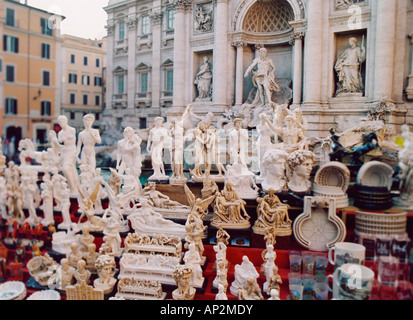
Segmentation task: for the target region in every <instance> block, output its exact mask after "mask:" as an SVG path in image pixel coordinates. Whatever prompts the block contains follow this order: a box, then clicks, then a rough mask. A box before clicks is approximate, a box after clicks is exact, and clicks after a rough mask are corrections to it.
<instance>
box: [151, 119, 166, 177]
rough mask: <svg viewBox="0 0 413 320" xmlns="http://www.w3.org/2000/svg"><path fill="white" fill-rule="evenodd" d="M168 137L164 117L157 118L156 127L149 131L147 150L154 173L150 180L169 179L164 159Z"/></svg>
mask: <svg viewBox="0 0 413 320" xmlns="http://www.w3.org/2000/svg"><path fill="white" fill-rule="evenodd" d="M167 138H168V130H166V128H164V127H163V118H162V117H157V118H155V127H154V128H152V129H151V130H150V131H149V136H148V142H147V147H146V150H147V151H148V153H149V154H150V155H151V159H152V169H153V170H154V173H153V175H152V176H150V177H149V178H148V180H167V179H169V177H168V176H167V175H166V174H165V168H164V163H163V160H162V156H163V149H164V141H165V140H166V139H167Z"/></svg>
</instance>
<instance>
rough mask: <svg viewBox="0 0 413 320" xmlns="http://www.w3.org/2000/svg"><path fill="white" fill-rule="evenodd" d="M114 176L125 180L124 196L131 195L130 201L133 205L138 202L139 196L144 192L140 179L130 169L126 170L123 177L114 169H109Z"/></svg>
mask: <svg viewBox="0 0 413 320" xmlns="http://www.w3.org/2000/svg"><path fill="white" fill-rule="evenodd" d="M109 169H110V171H111V172H112V174H114V175H116V176H118V177H119V178H120V179H122V180H123V186H122V192H123V194H124V195H130V196H131V197H130V201H131V202H132V203H135V202H138V200H139V196H140V195H141V192H142V184H141V182H140V181H139V179H138V178H137V177H136V176H135V175H133V174H132V170H131V169H130V168H126V169H125V172H124V174H123V175H121V174H119V173H116V171H115V170H114V169H112V168H109Z"/></svg>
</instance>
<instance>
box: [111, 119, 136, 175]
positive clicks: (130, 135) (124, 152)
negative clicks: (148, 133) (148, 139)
mask: <svg viewBox="0 0 413 320" xmlns="http://www.w3.org/2000/svg"><path fill="white" fill-rule="evenodd" d="M141 142H142V139H141V138H140V137H139V135H138V134H136V133H135V130H134V129H133V128H131V127H126V128H125V129H124V130H123V139H122V140H119V141H118V143H117V158H116V170H117V171H118V173H119V174H123V173H124V172H125V170H126V168H129V169H130V170H131V172H132V174H133V175H134V176H135V177H136V178H138V179H139V177H140V175H141V167H142V159H141Z"/></svg>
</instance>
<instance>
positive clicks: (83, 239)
mask: <svg viewBox="0 0 413 320" xmlns="http://www.w3.org/2000/svg"><path fill="white" fill-rule="evenodd" d="M94 241H95V236H94V235H92V234H90V228H89V227H87V226H86V227H84V228H83V229H82V234H81V235H80V237H79V250H80V251H81V252H88V250H89V245H90V244H91V243H93V242H94Z"/></svg>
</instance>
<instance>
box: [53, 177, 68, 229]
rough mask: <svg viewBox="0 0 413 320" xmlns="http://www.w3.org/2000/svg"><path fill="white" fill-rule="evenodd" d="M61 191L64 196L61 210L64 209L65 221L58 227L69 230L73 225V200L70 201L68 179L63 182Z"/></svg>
mask: <svg viewBox="0 0 413 320" xmlns="http://www.w3.org/2000/svg"><path fill="white" fill-rule="evenodd" d="M60 192H61V193H60V195H61V197H62V200H61V210H62V217H63V221H62V223H60V224H59V225H58V226H57V227H58V228H59V229H66V230H69V228H70V226H71V225H72V219H71V217H70V206H71V202H70V189H69V186H68V185H67V183H66V181H62V182H61V189H60Z"/></svg>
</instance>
